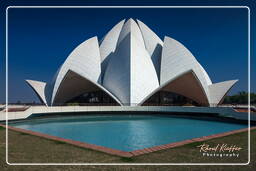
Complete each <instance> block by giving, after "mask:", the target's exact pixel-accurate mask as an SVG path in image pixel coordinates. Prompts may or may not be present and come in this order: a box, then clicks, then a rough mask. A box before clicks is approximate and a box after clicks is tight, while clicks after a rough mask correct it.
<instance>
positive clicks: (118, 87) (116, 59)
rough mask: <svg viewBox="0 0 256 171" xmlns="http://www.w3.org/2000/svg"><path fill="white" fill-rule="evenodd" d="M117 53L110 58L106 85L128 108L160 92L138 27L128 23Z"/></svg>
mask: <svg viewBox="0 0 256 171" xmlns="http://www.w3.org/2000/svg"><path fill="white" fill-rule="evenodd" d="M121 35H125V36H126V37H121V38H120V39H119V41H121V42H119V43H118V46H117V48H116V52H115V53H114V55H113V57H112V58H111V59H110V61H109V64H108V67H107V69H106V73H105V74H104V75H105V76H104V81H103V86H104V87H106V88H107V89H108V90H109V91H110V92H112V93H113V94H114V95H115V96H116V97H117V98H118V99H119V100H120V101H121V102H122V104H124V105H137V104H138V103H139V102H140V101H141V100H142V99H143V98H144V97H145V96H147V95H148V94H149V93H151V92H152V91H153V90H154V89H156V88H157V87H158V86H159V84H158V78H157V74H156V72H155V69H154V66H153V63H152V61H151V59H150V56H149V54H148V52H147V51H146V49H145V45H144V42H143V39H142V35H141V33H140V30H139V28H138V25H137V24H136V23H135V21H133V20H131V19H130V20H128V21H127V22H126V23H125V24H124V27H123V29H122V31H121V34H120V36H121Z"/></svg>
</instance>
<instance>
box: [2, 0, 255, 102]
mask: <svg viewBox="0 0 256 171" xmlns="http://www.w3.org/2000/svg"><path fill="white" fill-rule="evenodd" d="M37 5H38V4H37ZM55 5H56V4H55ZM183 5H184V4H183ZM207 5H210V4H207ZM220 5H221V4H220ZM1 14H2V15H3V13H1ZM247 17H248V10H247V9H246V8H241V9H238V8H236V9H230V8H229V9H209V8H208V9H155V8H151V9H9V18H8V21H9V30H8V31H9V101H10V102H17V101H18V100H20V101H21V102H32V101H38V99H37V97H36V96H35V94H34V93H33V91H32V89H31V88H30V87H29V86H28V85H27V84H26V83H25V79H32V80H38V81H46V82H47V81H50V80H51V79H52V77H53V75H54V74H55V72H56V71H57V69H58V67H59V66H60V65H61V64H62V63H63V62H64V61H65V59H66V58H67V57H68V55H69V54H70V53H71V52H72V50H73V49H74V48H75V47H76V46H78V45H79V44H80V43H82V42H83V41H85V40H87V39H88V38H91V37H93V36H98V39H99V40H100V39H101V38H102V37H103V36H104V35H105V34H106V33H107V32H108V31H109V30H110V29H111V28H112V27H113V26H114V25H115V24H116V23H118V22H119V21H120V20H122V19H129V18H133V19H139V20H141V21H142V22H144V23H145V24H146V25H147V26H148V27H150V28H151V29H152V30H153V31H154V32H155V33H156V34H157V35H158V36H159V37H160V38H161V39H162V40H163V38H164V36H169V37H172V38H174V39H176V40H178V41H180V42H181V43H182V44H183V45H185V46H186V47H187V48H188V49H189V50H190V51H191V52H192V54H193V55H194V56H195V57H196V59H197V60H198V61H199V62H200V63H201V65H202V66H203V67H204V68H205V70H206V72H207V73H208V74H209V76H210V78H211V80H212V82H213V83H215V82H220V81H225V80H231V79H239V82H238V83H237V84H236V85H235V86H234V87H233V89H232V90H231V92H230V94H234V93H237V92H239V91H247V86H248V84H247V80H248V79H247V77H248V58H247V57H248V52H247V50H248V37H247V35H248V20H247ZM254 22H255V21H254ZM1 47H4V43H3V42H1ZM2 54H3V53H2ZM3 57H4V55H3ZM1 62H5V60H4V59H3V60H1ZM252 67H253V65H252ZM1 72H2V73H1V76H4V74H3V73H4V67H3V63H2V64H1ZM2 78H4V77H2ZM252 84H253V85H255V80H253V78H252ZM0 89H1V92H4V81H1V85H0ZM252 91H256V89H255V87H254V86H252ZM0 102H4V94H3V93H1V94H0Z"/></svg>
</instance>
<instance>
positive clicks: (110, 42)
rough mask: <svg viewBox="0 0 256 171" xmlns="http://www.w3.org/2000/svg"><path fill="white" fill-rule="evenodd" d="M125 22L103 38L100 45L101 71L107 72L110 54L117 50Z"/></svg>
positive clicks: (117, 25) (120, 23)
mask: <svg viewBox="0 0 256 171" xmlns="http://www.w3.org/2000/svg"><path fill="white" fill-rule="evenodd" d="M124 22H125V20H122V21H120V22H119V23H118V24H116V25H115V26H114V27H113V28H112V29H111V30H110V31H109V32H108V33H107V34H106V35H105V36H104V38H103V40H102V41H101V43H100V56H101V70H102V73H104V72H105V70H106V67H107V63H108V60H109V58H110V54H111V53H113V52H114V51H115V49H116V45H117V41H118V37H119V34H120V32H121V30H122V27H123V25H124Z"/></svg>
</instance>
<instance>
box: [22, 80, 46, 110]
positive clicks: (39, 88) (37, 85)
mask: <svg viewBox="0 0 256 171" xmlns="http://www.w3.org/2000/svg"><path fill="white" fill-rule="evenodd" d="M26 82H27V83H28V84H29V85H30V86H31V87H32V89H33V90H34V91H35V93H36V94H37V96H38V97H39V98H40V100H41V101H42V102H43V103H44V104H45V105H47V102H46V98H45V85H46V83H45V82H41V81H34V80H26Z"/></svg>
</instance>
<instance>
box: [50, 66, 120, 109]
mask: <svg viewBox="0 0 256 171" xmlns="http://www.w3.org/2000/svg"><path fill="white" fill-rule="evenodd" d="M114 98H115V97H112V96H111V95H110V94H108V93H107V90H105V89H104V88H102V87H101V86H100V85H98V84H96V83H93V82H92V81H90V80H88V79H86V78H84V77H82V76H80V75H79V74H77V73H75V72H73V71H71V70H69V71H68V72H67V74H66V75H65V77H64V79H63V80H62V82H61V84H60V86H59V88H58V91H57V93H56V96H55V98H54V103H53V105H54V106H58V105H83V106H85V105H95V104H96V103H97V104H98V105H119V103H118V102H117V100H116V99H114Z"/></svg>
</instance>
